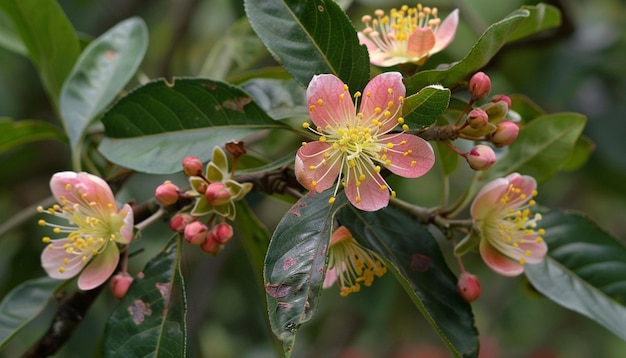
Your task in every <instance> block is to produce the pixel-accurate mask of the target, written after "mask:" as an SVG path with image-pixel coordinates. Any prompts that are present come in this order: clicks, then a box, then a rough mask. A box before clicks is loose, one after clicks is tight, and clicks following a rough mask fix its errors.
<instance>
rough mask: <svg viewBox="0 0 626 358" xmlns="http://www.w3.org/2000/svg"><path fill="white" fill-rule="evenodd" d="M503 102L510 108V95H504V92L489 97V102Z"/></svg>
mask: <svg viewBox="0 0 626 358" xmlns="http://www.w3.org/2000/svg"><path fill="white" fill-rule="evenodd" d="M500 101H502V102H504V103H506V105H507V107H509V109H511V104H512V102H511V97H509V96H507V95H505V94H497V95H495V96H493V98H491V102H493V103H498V102H500Z"/></svg>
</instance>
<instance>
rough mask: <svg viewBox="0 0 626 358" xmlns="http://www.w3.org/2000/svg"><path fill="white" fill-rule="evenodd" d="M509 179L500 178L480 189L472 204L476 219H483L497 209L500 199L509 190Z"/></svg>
mask: <svg viewBox="0 0 626 358" xmlns="http://www.w3.org/2000/svg"><path fill="white" fill-rule="evenodd" d="M508 187H509V181H508V180H507V179H505V178H498V179H495V180H492V181H490V182H489V183H487V184H485V186H483V187H482V189H480V191H479V192H478V194H476V197H475V198H474V202H472V206H471V208H470V212H471V215H472V218H473V219H474V220H481V219H484V218H485V217H486V216H488V215H489V214H490V213H491V212H493V210H496V208H497V207H498V205H500V199H502V195H504V193H505V192H506V191H507V190H508Z"/></svg>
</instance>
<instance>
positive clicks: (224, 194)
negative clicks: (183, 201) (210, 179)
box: [204, 182, 232, 206]
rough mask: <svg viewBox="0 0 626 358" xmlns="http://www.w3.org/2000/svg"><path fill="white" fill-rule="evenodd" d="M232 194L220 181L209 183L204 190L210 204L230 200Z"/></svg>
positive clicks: (221, 203) (220, 203) (215, 204)
mask: <svg viewBox="0 0 626 358" xmlns="http://www.w3.org/2000/svg"><path fill="white" fill-rule="evenodd" d="M231 196H232V194H231V192H230V190H228V188H227V187H226V185H225V184H224V183H222V182H216V183H211V184H209V186H208V187H207V188H206V191H205V192H204V197H205V198H206V200H207V202H208V203H209V204H210V205H212V206H219V205H224V204H226V203H228V202H229V201H230V198H231Z"/></svg>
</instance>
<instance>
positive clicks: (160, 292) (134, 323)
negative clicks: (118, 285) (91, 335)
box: [103, 238, 187, 358]
mask: <svg viewBox="0 0 626 358" xmlns="http://www.w3.org/2000/svg"><path fill="white" fill-rule="evenodd" d="M181 241H182V239H180V238H179V239H173V240H171V241H170V243H168V245H167V246H166V247H165V249H164V250H163V251H162V252H161V253H160V254H159V255H157V256H156V257H155V258H154V259H152V260H151V261H150V262H148V264H147V265H146V267H145V269H144V270H143V275H142V276H141V277H135V278H134V281H133V284H132V285H131V286H130V289H129V291H128V293H127V294H126V297H125V298H124V299H123V300H122V301H121V302H120V303H119V304H118V306H117V308H116V309H115V311H114V312H113V313H112V314H111V316H110V317H109V319H108V321H107V323H106V327H105V332H104V351H103V353H104V356H105V357H148V356H149V357H171V358H176V357H185V356H186V355H185V354H186V351H187V328H186V315H187V298H186V296H185V285H184V281H183V276H182V273H181V271H180V253H181V244H182V242H181Z"/></svg>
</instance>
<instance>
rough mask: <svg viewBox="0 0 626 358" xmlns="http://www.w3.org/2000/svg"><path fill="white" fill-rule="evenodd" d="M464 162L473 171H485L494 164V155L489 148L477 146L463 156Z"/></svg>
mask: <svg viewBox="0 0 626 358" xmlns="http://www.w3.org/2000/svg"><path fill="white" fill-rule="evenodd" d="M465 160H467V163H468V164H469V166H470V168H472V169H474V170H486V169H488V168H489V167H490V166H492V165H493V163H495V162H496V153H495V152H494V151H493V149H491V148H490V147H488V146H486V145H483V144H479V145H477V146H475V147H474V148H472V149H471V150H470V151H469V152H468V153H467V154H466V155H465Z"/></svg>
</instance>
